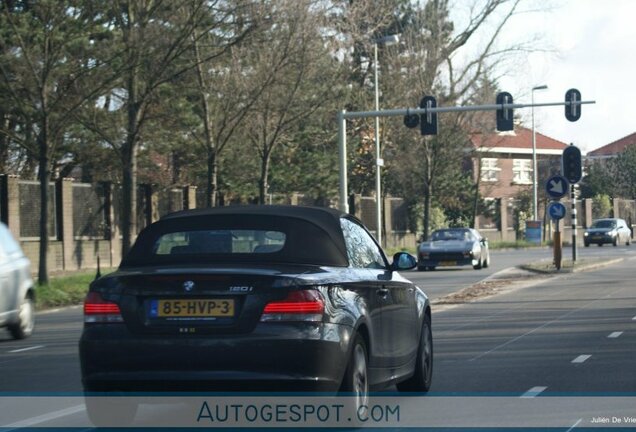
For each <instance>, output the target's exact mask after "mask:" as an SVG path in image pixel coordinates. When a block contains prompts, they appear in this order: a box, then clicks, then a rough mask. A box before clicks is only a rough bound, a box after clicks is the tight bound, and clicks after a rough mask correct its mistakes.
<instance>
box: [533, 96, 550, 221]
mask: <svg viewBox="0 0 636 432" xmlns="http://www.w3.org/2000/svg"><path fill="white" fill-rule="evenodd" d="M547 88H548V86H547V85H545V84H543V85H539V86H535V87H532V92H531V94H532V97H531V98H532V108H531V111H532V215H533V220H537V217H538V216H537V134H536V132H535V130H534V92H535V91H536V90H546V89H547Z"/></svg>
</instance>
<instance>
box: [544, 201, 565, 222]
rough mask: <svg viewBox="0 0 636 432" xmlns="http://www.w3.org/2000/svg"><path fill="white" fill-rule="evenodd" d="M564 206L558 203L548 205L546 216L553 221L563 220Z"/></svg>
mask: <svg viewBox="0 0 636 432" xmlns="http://www.w3.org/2000/svg"><path fill="white" fill-rule="evenodd" d="M565 212H566V210H565V206H564V205H563V204H561V203H560V202H558V201H554V202H551V203H550V204H549V205H548V214H549V215H550V218H551V219H553V220H559V219H563V218H564V217H565Z"/></svg>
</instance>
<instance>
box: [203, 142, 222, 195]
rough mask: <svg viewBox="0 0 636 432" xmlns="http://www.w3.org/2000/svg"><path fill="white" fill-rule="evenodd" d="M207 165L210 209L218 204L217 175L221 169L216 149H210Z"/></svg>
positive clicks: (207, 191) (207, 193)
mask: <svg viewBox="0 0 636 432" xmlns="http://www.w3.org/2000/svg"><path fill="white" fill-rule="evenodd" d="M207 165H208V166H207V172H208V178H207V185H206V187H207V190H206V203H207V206H208V207H215V206H216V205H217V202H218V201H217V197H218V188H217V175H218V170H219V168H218V164H217V162H216V149H215V148H214V147H208V163H207Z"/></svg>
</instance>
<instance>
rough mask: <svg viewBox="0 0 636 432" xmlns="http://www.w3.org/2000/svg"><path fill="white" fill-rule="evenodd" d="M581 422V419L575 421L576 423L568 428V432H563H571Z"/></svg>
mask: <svg viewBox="0 0 636 432" xmlns="http://www.w3.org/2000/svg"><path fill="white" fill-rule="evenodd" d="M582 421H583V419H582V418H580V419H578V420H577V421H576V423H574V424H573V425H572V427H570V429H568V430H567V431H565V432H571V431H572V429H574V428H575V427H577V426H578V425H579V424H580V423H581V422H582Z"/></svg>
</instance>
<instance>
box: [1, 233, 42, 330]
mask: <svg viewBox="0 0 636 432" xmlns="http://www.w3.org/2000/svg"><path fill="white" fill-rule="evenodd" d="M0 327H6V328H7V329H8V330H9V332H10V333H11V336H13V338H14V339H24V338H26V337H29V336H30V335H31V333H33V328H34V327H35V290H34V288H33V279H32V278H31V263H30V262H29V259H28V258H27V257H26V256H25V255H24V253H23V252H22V249H21V248H20V245H19V243H18V242H17V241H15V239H14V238H13V236H12V235H11V232H9V229H8V228H7V226H6V225H5V224H3V223H0Z"/></svg>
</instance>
